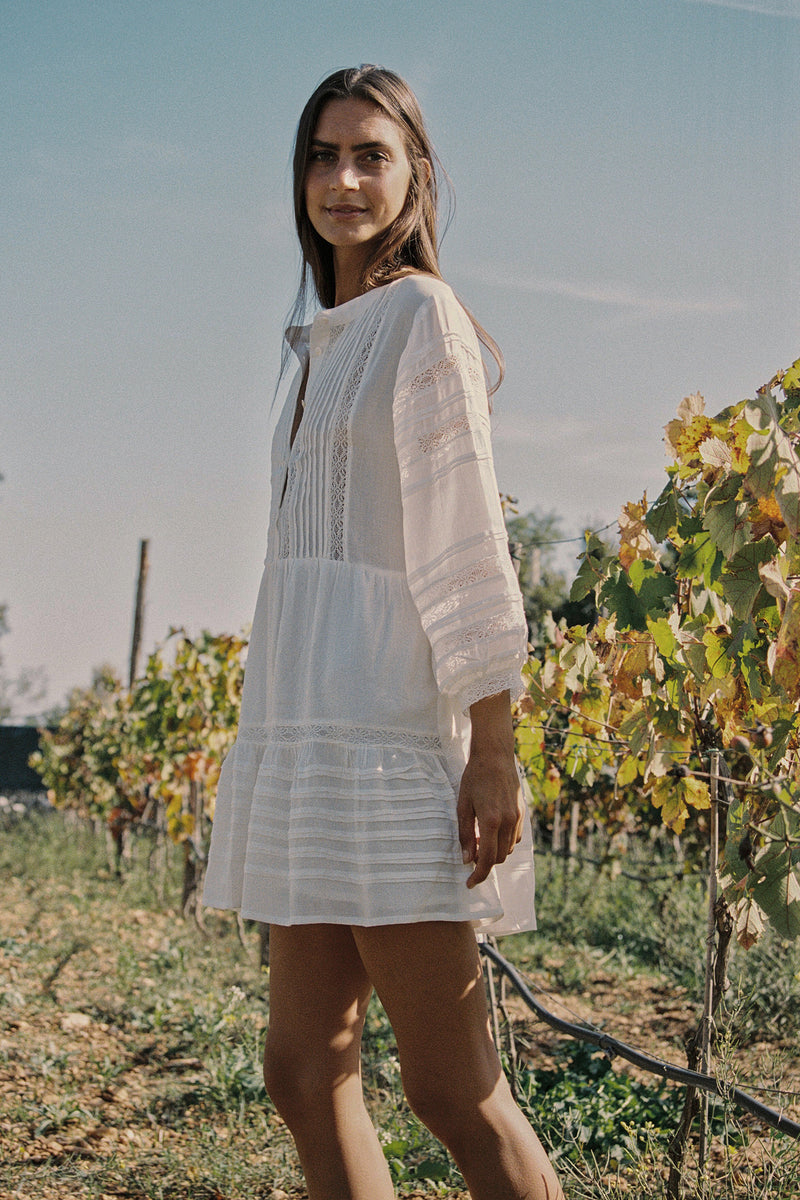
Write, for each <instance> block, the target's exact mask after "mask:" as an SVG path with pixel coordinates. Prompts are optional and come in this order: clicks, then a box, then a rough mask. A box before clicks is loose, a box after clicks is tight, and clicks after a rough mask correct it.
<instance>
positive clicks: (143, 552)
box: [128, 538, 150, 688]
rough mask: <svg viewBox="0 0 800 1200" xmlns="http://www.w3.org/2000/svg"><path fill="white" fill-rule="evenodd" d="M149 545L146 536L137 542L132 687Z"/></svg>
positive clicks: (139, 639)
mask: <svg viewBox="0 0 800 1200" xmlns="http://www.w3.org/2000/svg"><path fill="white" fill-rule="evenodd" d="M149 545H150V543H149V541H148V540H147V538H143V539H142V541H140V542H139V576H138V579H137V583H136V606H135V608H134V610H133V635H132V637H131V662H130V671H129V674H128V687H129V688H132V687H133V683H134V680H135V679H136V676H137V674H138V671H139V650H140V648H141V643H142V627H143V625H144V593H145V588H146V587H147V565H148V564H147V548H148V546H149Z"/></svg>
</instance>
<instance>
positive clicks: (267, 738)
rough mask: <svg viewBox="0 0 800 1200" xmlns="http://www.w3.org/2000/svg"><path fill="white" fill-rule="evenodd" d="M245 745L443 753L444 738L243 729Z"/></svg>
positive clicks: (324, 729)
mask: <svg viewBox="0 0 800 1200" xmlns="http://www.w3.org/2000/svg"><path fill="white" fill-rule="evenodd" d="M238 738H239V740H240V741H242V742H279V743H280V744H281V745H286V746H292V745H297V744H299V743H300V742H314V741H317V742H344V743H346V744H347V745H350V746H401V747H403V748H404V749H408V750H430V751H440V750H441V749H442V742H441V738H439V737H436V736H435V735H428V734H424V733H408V732H407V731H405V730H398V729H370V728H369V727H368V726H365V725H240V726H239V733H238Z"/></svg>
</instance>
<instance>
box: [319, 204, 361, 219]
mask: <svg viewBox="0 0 800 1200" xmlns="http://www.w3.org/2000/svg"><path fill="white" fill-rule="evenodd" d="M327 211H328V213H329V214H330V215H331V216H332V217H360V216H361V214H362V213H365V212H366V211H367V210H366V209H365V208H356V207H354V206H353V205H352V204H332V205H331V206H330V208H329V209H328V210H327Z"/></svg>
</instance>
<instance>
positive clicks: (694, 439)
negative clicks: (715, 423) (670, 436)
mask: <svg viewBox="0 0 800 1200" xmlns="http://www.w3.org/2000/svg"><path fill="white" fill-rule="evenodd" d="M711 432H712V431H711V422H710V421H709V419H708V417H695V419H694V420H693V421H692V423H691V425H687V426H686V428H685V429H684V430H683V432H682V433H681V434H680V436H679V437H678V455H679V456H680V457H681V458H690V459H691V458H696V457H698V451H699V447H700V444H701V442H704V441H706V439H708V438H710V437H711Z"/></svg>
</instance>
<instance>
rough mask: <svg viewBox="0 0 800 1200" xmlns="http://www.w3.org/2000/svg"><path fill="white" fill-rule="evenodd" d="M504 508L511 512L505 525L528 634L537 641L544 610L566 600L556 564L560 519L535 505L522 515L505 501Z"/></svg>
mask: <svg viewBox="0 0 800 1200" xmlns="http://www.w3.org/2000/svg"><path fill="white" fill-rule="evenodd" d="M506 511H507V512H512V513H514V515H513V516H506V529H507V530H508V540H509V545H510V547H511V553H512V555H513V556H514V558H515V560H516V562H517V563H519V586H520V590H521V591H522V602H523V604H524V605H525V616H526V617H527V620H528V635H529V637H530V640H531V642H533V643H534V645H538V644H539V642H540V641H541V639H542V635H543V622H544V619H545V616H546V614H547V613H549V612H552V611H553V609H558V608H559V607H560V606H561V605H563V604H565V603H566V602H567V600H568V597H567V581H566V579H565V577H564V576H563V575H562V574H561V572H560V571H559V570H558V569H557V567H556V564H555V559H556V554H555V547H556V544H557V543H559V542H561V541H563V540H564V534H563V531H562V528H561V521H560V519H559V517H558V516H557V515H556V514H555V513H543V512H540V511H539V510H538V509H532V510H531V512H529V513H526V514H525V515H524V516H520V515H519V514H518V513H516V510H515V509H513V508H510V506H508V505H507V506H506Z"/></svg>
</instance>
